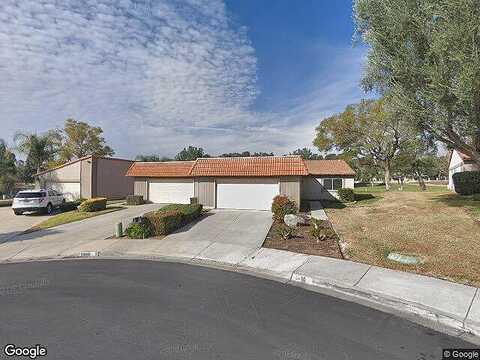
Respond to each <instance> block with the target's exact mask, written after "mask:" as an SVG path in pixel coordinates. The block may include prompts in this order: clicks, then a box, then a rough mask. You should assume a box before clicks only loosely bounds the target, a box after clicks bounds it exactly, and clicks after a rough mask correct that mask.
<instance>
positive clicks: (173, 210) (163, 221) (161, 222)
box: [145, 204, 202, 235]
mask: <svg viewBox="0 0 480 360" xmlns="http://www.w3.org/2000/svg"><path fill="white" fill-rule="evenodd" d="M201 213H202V205H200V204H190V205H184V204H171V205H167V206H165V207H163V208H162V209H160V210H158V211H154V212H150V213H148V214H145V217H146V219H147V220H148V221H149V222H150V226H151V229H152V232H153V233H154V234H155V235H167V234H170V233H172V232H173V231H175V230H177V229H178V228H180V227H182V226H184V225H186V224H188V223H189V222H191V221H193V220H195V219H196V218H198V217H199V216H200V215H201Z"/></svg>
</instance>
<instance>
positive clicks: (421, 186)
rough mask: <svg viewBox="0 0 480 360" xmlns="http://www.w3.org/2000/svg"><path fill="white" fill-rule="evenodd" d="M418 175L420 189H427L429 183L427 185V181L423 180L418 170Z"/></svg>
mask: <svg viewBox="0 0 480 360" xmlns="http://www.w3.org/2000/svg"><path fill="white" fill-rule="evenodd" d="M417 177H418V186H419V187H420V190H421V191H426V190H427V185H425V181H423V178H422V175H420V173H419V172H417Z"/></svg>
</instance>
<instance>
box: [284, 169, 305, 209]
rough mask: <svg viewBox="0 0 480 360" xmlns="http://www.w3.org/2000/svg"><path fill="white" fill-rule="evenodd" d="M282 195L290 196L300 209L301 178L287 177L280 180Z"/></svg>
mask: <svg viewBox="0 0 480 360" xmlns="http://www.w3.org/2000/svg"><path fill="white" fill-rule="evenodd" d="M280 194H281V195H285V196H288V197H289V198H290V199H291V200H293V201H295V203H296V204H297V207H300V200H301V199H300V198H301V178H300V176H285V177H281V178H280Z"/></svg>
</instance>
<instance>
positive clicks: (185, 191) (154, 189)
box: [148, 178, 193, 204]
mask: <svg viewBox="0 0 480 360" xmlns="http://www.w3.org/2000/svg"><path fill="white" fill-rule="evenodd" d="M148 196H149V200H150V201H151V202H154V203H166V204H169V203H175V204H189V203H190V198H191V197H193V179H192V178H178V179H165V180H163V179H155V180H150V184H149V187H148Z"/></svg>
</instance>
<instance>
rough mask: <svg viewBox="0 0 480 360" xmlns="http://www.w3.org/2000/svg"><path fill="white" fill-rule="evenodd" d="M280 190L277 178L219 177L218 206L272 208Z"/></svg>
mask: <svg viewBox="0 0 480 360" xmlns="http://www.w3.org/2000/svg"><path fill="white" fill-rule="evenodd" d="M279 191H280V190H279V182H278V179H276V178H273V179H272V178H250V179H217V207H218V208H223V209H245V210H270V208H271V205H272V199H273V198H274V197H275V196H276V195H278V194H279Z"/></svg>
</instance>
